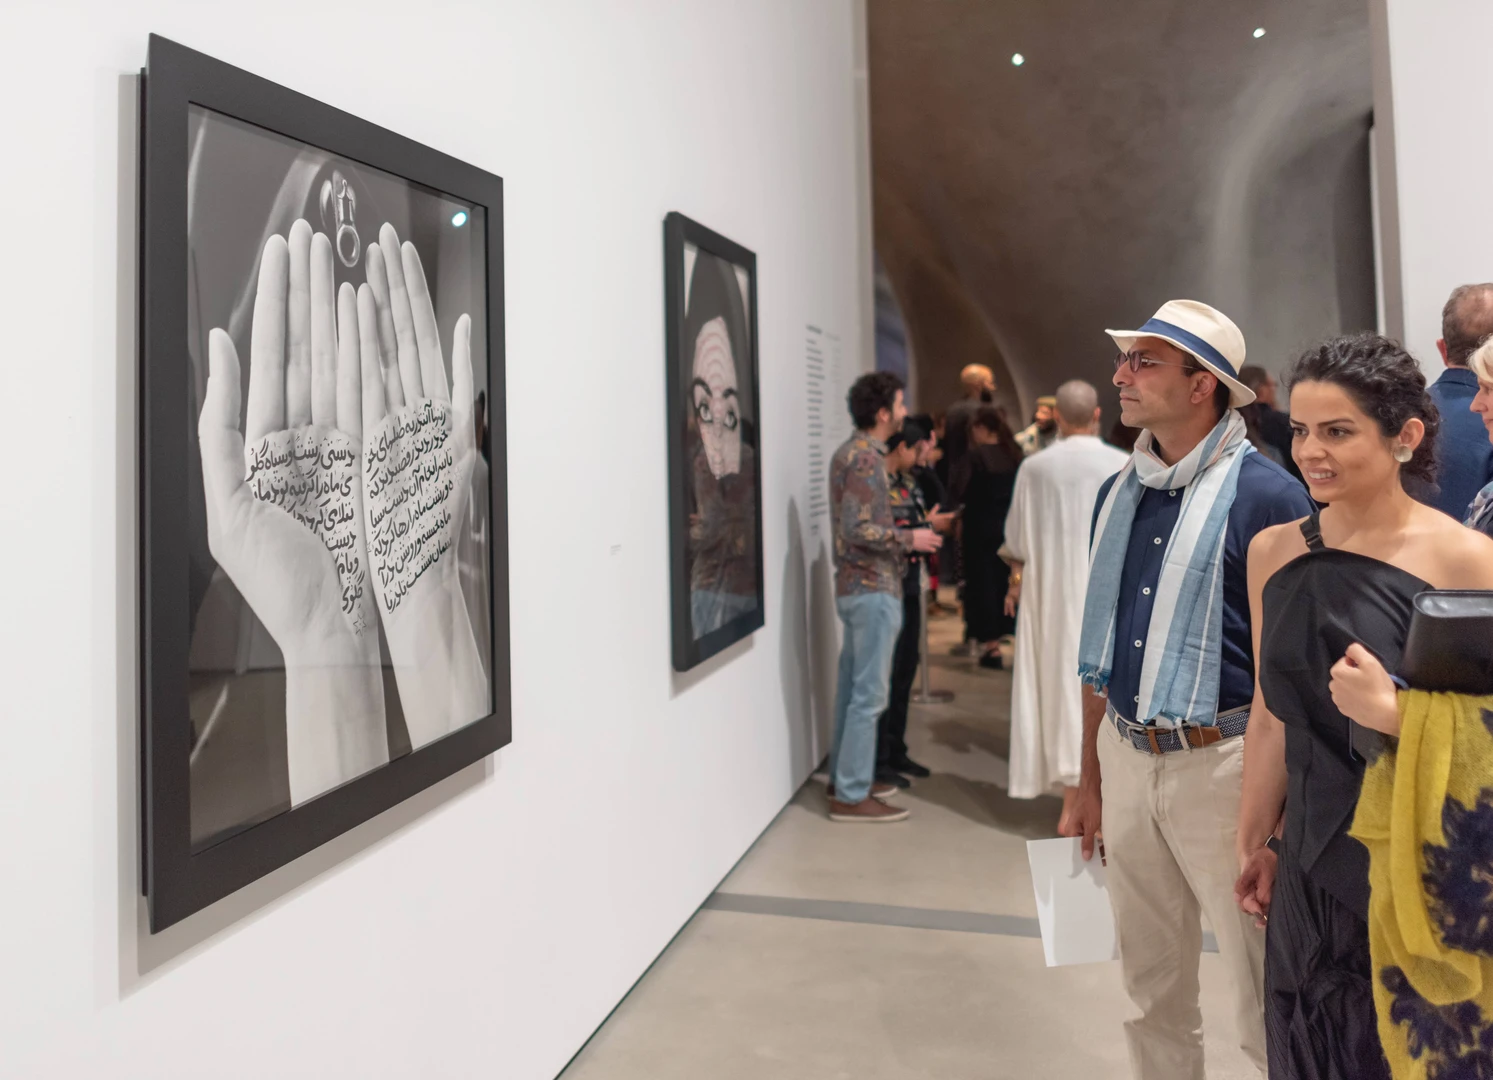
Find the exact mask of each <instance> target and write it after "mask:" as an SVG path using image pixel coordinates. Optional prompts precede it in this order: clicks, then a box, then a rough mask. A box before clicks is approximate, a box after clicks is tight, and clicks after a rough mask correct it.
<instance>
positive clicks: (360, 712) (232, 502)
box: [198, 219, 489, 805]
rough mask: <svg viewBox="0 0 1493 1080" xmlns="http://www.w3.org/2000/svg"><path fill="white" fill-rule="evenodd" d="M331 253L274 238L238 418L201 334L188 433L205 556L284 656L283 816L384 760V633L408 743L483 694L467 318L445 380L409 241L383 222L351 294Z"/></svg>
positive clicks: (473, 707)
mask: <svg viewBox="0 0 1493 1080" xmlns="http://www.w3.org/2000/svg"><path fill="white" fill-rule="evenodd" d="M332 259H333V250H332V245H331V242H330V240H329V238H328V237H327V235H326V234H325V233H321V232H313V231H312V229H311V226H310V225H309V224H308V223H307V222H306V221H305V220H304V219H301V220H297V221H296V222H295V223H294V225H292V227H291V229H290V232H289V235H288V236H287V237H281V236H279V235H272V236H271V237H270V238H269V240H268V242H267V243H266V244H265V247H264V251H263V253H262V256H261V259H260V265H259V278H258V287H257V291H256V293H255V298H254V312H253V320H252V332H251V334H252V336H251V347H250V357H249V371H248V398H247V409H246V410H244V409H242V407H241V402H240V386H241V383H242V378H243V376H242V373H241V363H240V358H239V356H238V353H237V350H236V349H235V347H234V344H233V340H232V338H231V337H230V336H229V334H228V333H227V332H226V331H225V330H223V329H221V328H215V329H213V330H212V331H211V333H210V334H209V339H208V357H209V373H208V379H207V390H206V395H205V401H204V405H203V409H202V413H201V416H200V420H199V424H198V438H199V441H200V444H201V453H202V471H203V486H204V491H205V495H206V499H207V503H206V507H207V530H208V544H209V548H210V550H211V552H212V555H213V557H214V558H215V559H216V560H217V562H218V564H219V565H220V567H221V568H222V569H223V571H224V572H225V573H226V574H227V576H228V578H229V579H230V580H231V581H232V583H233V585H234V586H235V587H236V588H237V589H238V591H239V592H240V593H241V594H242V595H243V597H244V599H245V600H246V601H247V602H248V604H249V606H250V607H251V608H252V609H253V611H254V613H255V615H257V616H258V617H259V619H260V620H261V621H262V622H263V623H264V626H265V628H266V629H267V630H268V632H269V633H270V635H271V636H272V637H273V638H274V641H275V643H276V644H277V645H278V646H279V648H280V651H281V653H282V654H283V656H284V661H285V728H286V739H285V741H286V759H287V765H288V773H289V783H290V798H291V804H292V805H295V804H297V803H300V802H303V801H305V800H306V799H310V798H313V797H315V796H317V795H319V794H321V793H323V792H325V791H327V790H329V789H331V788H333V787H336V786H337V785H339V784H341V783H344V782H346V781H347V780H350V779H353V778H354V777H357V776H359V775H361V774H362V773H364V772H367V771H368V770H369V769H372V768H376V767H377V766H379V765H381V764H384V763H386V762H387V761H388V760H389V743H388V737H387V730H386V717H385V702H384V687H383V679H382V675H381V672H380V668H381V666H382V663H381V658H380V642H379V630H380V628H382V630H383V633H384V636H385V640H386V642H387V650H388V655H389V656H390V659H391V666H392V669H393V673H394V678H395V683H396V685H397V687H398V692H399V696H400V699H401V704H402V706H403V714H404V718H405V723H406V726H407V729H408V733H409V741H410V744H411V747H412V748H418V747H420V746H422V745H424V744H426V743H428V742H430V741H432V740H434V739H437V738H440V737H441V736H442V735H445V734H447V733H449V732H450V731H451V730H453V729H454V728H455V727H458V726H461V725H462V724H464V723H469V722H470V721H472V720H474V719H476V718H478V717H479V716H481V715H483V714H484V713H485V712H486V711H487V708H488V697H489V691H488V682H487V676H486V673H485V671H484V668H483V663H482V659H481V657H480V656H479V654H478V651H477V645H476V638H475V635H474V633H473V629H472V626H471V619H470V617H469V613H468V610H467V605H466V602H465V600H464V598H463V596H462V592H461V588H460V580H459V575H458V573H457V568H456V556H455V549H456V536H457V532H458V530H459V529H460V528H461V527H462V524H463V523H464V522H465V520H466V517H467V514H468V508H469V504H470V502H471V498H470V477H471V473H472V467H473V461H474V458H475V456H476V440H475V429H474V426H473V423H472V403H473V401H474V395H473V390H472V361H471V319H470V317H469V316H467V315H466V314H463V315H462V316H461V317H460V318H459V319H458V320H457V322H456V327H455V334H454V338H453V340H452V343H451V350H450V351H451V367H452V375H451V378H450V379H449V380H448V378H447V375H446V365H445V360H444V350H443V349H442V345H441V340H440V334H439V331H438V328H437V324H436V319H435V311H434V307H433V304H432V301H431V297H430V292H429V289H428V286H427V283H426V280H425V273H424V270H423V268H422V266H421V263H420V256H419V253H418V252H417V251H416V250H415V247H414V245H413V244H410V243H404V244H401V243H400V241H399V238H398V235H397V233H396V232H395V230H394V228H393V227H392V226H391V225H388V224H385V225H384V226H383V227H382V229H381V230H380V232H379V237H378V241H377V243H375V244H371V245H370V246H369V247H368V249H367V255H366V273H367V281H365V282H364V283H363V284H362V285H360V286H359V287H358V288H357V289H356V290H354V288H353V286H352V285H351V284H350V283H348V282H345V281H344V282H343V283H342V284H341V285H340V286H337V285H335V284H334V277H333V269H332ZM241 411H242V412H243V415H244V420H243V426H242V428H241V427H240V422H239V416H240V413H241Z"/></svg>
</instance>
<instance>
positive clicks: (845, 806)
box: [829, 799, 907, 825]
mask: <svg viewBox="0 0 1493 1080" xmlns="http://www.w3.org/2000/svg"><path fill="white" fill-rule="evenodd" d="M829 819H830V820H831V821H843V822H848V823H850V824H858V825H882V824H885V823H887V822H891V821H906V820H907V811H906V810H903V809H901V808H899V807H896V806H888V805H887V804H886V803H884V802H882V801H881V800H880V799H862V800H861V801H860V802H858V803H842V802H840V801H839V800H838V799H831V800H830V801H829Z"/></svg>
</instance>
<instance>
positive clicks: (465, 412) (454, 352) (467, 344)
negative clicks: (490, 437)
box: [420, 314, 477, 427]
mask: <svg viewBox="0 0 1493 1080" xmlns="http://www.w3.org/2000/svg"><path fill="white" fill-rule="evenodd" d="M433 321H434V320H433V319H432V322H433ZM421 349H422V351H421V353H420V355H421V356H422V357H423V356H424V355H425V353H424V351H423V349H424V347H423V346H422V347H421ZM437 355H439V354H437ZM445 381H446V373H445V371H444V370H443V371H442V372H441V383H442V384H443V385H444V383H445ZM425 386H426V392H427V393H430V390H429V388H430V382H429V381H428V380H427V381H426V383H425ZM451 395H452V399H453V400H452V404H451V408H452V411H453V412H455V413H456V415H457V416H458V417H467V416H471V415H472V408H473V406H474V405H475V404H476V401H477V395H476V394H475V393H474V392H473V390H472V318H471V316H470V315H465V314H463V315H462V316H461V318H459V319H457V320H456V330H455V332H454V333H453V334H452V335H451ZM430 396H431V397H436V396H437V395H435V394H433V393H431V394H430ZM470 426H471V425H468V427H470Z"/></svg>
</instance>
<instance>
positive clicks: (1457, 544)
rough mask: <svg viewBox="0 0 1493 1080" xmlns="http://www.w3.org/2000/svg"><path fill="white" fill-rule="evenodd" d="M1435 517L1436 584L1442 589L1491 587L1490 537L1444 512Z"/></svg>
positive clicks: (1492, 541)
mask: <svg viewBox="0 0 1493 1080" xmlns="http://www.w3.org/2000/svg"><path fill="white" fill-rule="evenodd" d="M1437 517H1438V518H1439V519H1440V520H1438V521H1437V522H1436V525H1435V529H1434V537H1433V544H1434V548H1433V550H1434V551H1435V553H1436V562H1437V569H1438V571H1439V573H1438V575H1437V576H1438V577H1439V578H1440V581H1438V582H1437V584H1438V585H1439V586H1440V587H1441V588H1443V589H1493V539H1490V538H1489V537H1487V536H1484V535H1483V534H1482V533H1480V532H1478V531H1477V530H1476V529H1469V528H1467V526H1465V525H1462V524H1460V523H1459V522H1457V521H1456V520H1455V519H1453V518H1449V517H1447V516H1446V515H1444V514H1438V515H1437Z"/></svg>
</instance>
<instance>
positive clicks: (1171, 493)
mask: <svg viewBox="0 0 1493 1080" xmlns="http://www.w3.org/2000/svg"><path fill="white" fill-rule="evenodd" d="M1167 494H1168V495H1170V496H1171V497H1172V498H1174V499H1175V498H1176V497H1177V493H1176V492H1175V491H1168V492H1167Z"/></svg>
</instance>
